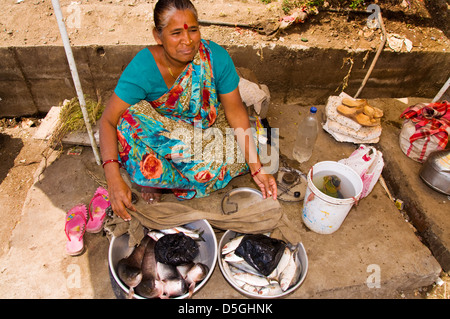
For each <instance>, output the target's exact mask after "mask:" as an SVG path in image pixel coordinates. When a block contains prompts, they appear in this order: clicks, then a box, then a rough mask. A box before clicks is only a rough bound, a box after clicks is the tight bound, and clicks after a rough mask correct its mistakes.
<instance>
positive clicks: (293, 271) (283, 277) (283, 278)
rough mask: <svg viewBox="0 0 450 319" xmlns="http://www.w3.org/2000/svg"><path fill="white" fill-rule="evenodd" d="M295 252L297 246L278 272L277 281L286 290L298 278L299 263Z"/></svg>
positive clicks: (299, 271)
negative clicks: (281, 270)
mask: <svg viewBox="0 0 450 319" xmlns="http://www.w3.org/2000/svg"><path fill="white" fill-rule="evenodd" d="M297 252H298V247H297V248H296V249H295V250H294V251H293V252H292V253H291V256H290V258H289V263H288V264H287V266H286V268H285V269H284V270H283V272H282V273H281V274H280V277H279V283H280V286H281V289H282V290H283V291H286V290H288V289H289V287H291V286H292V285H294V284H295V283H296V282H297V281H298V279H299V278H300V273H301V264H300V260H299V259H298V254H297Z"/></svg>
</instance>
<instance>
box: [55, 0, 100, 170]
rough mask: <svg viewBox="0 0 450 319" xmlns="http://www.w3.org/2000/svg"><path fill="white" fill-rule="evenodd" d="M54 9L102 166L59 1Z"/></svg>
mask: <svg viewBox="0 0 450 319" xmlns="http://www.w3.org/2000/svg"><path fill="white" fill-rule="evenodd" d="M52 4H53V9H54V10H55V15H56V21H57V22H58V27H59V32H60V33H61V37H62V40H63V44H64V50H65V51H66V56H67V61H68V62H69V67H70V72H71V73H72V79H73V83H74V84H75V89H76V91H77V95H78V101H79V102H80V107H81V112H82V113H83V118H84V123H85V125H86V129H87V131H88V135H89V140H90V141H91V146H92V150H93V151H94V156H95V160H96V161H97V164H98V165H100V164H101V161H100V153H99V151H98V148H97V142H96V141H95V138H94V134H93V132H92V127H91V124H90V122H89V115H88V112H87V110H86V101H85V99H84V95H83V90H82V88H81V83H80V78H79V76H78V71H77V66H76V64H75V59H74V58H73V52H72V48H71V47H70V41H69V36H68V34H67V30H66V25H65V24H64V20H63V15H62V11H61V6H60V4H59V0H52Z"/></svg>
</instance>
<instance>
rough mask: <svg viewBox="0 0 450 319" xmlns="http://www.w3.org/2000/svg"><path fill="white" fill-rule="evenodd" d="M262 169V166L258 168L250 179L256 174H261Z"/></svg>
mask: <svg viewBox="0 0 450 319" xmlns="http://www.w3.org/2000/svg"><path fill="white" fill-rule="evenodd" d="M262 168H263V167H262V165H261V167H260V168H258V169H257V170H256V171H255V172H254V173H252V177H255V176H256V175H258V173H259V172H261V169H262Z"/></svg>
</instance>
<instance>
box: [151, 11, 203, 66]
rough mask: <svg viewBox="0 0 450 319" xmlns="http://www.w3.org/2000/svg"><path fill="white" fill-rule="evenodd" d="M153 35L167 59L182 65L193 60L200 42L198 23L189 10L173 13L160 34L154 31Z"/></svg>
mask: <svg viewBox="0 0 450 319" xmlns="http://www.w3.org/2000/svg"><path fill="white" fill-rule="evenodd" d="M154 35H155V40H156V42H157V43H158V44H160V45H162V46H163V47H164V50H165V52H166V55H167V57H168V58H169V59H172V60H175V61H177V62H180V63H183V64H187V63H189V62H191V61H192V60H193V59H194V56H195V54H196V53H197V51H198V48H199V45H200V41H201V35H200V29H199V25H198V21H197V19H196V18H195V15H194V14H193V13H192V11H191V10H177V11H175V13H173V15H172V16H171V17H170V19H169V22H168V24H167V26H166V27H165V28H164V29H163V30H162V32H161V34H159V33H158V32H157V31H156V30H154Z"/></svg>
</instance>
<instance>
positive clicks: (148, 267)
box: [136, 237, 163, 298]
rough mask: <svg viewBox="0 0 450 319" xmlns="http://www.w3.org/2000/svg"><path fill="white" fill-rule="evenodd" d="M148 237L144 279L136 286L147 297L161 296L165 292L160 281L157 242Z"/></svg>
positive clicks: (143, 272)
mask: <svg viewBox="0 0 450 319" xmlns="http://www.w3.org/2000/svg"><path fill="white" fill-rule="evenodd" d="M146 238H148V243H147V246H146V247H145V254H144V257H143V259H142V265H141V269H142V281H141V283H140V284H139V285H137V286H136V292H137V293H138V294H139V295H141V296H143V297H145V298H156V297H161V295H162V294H163V289H162V284H161V283H160V282H159V278H158V271H157V262H156V257H155V244H156V242H155V241H154V240H153V239H151V238H150V237H146Z"/></svg>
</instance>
